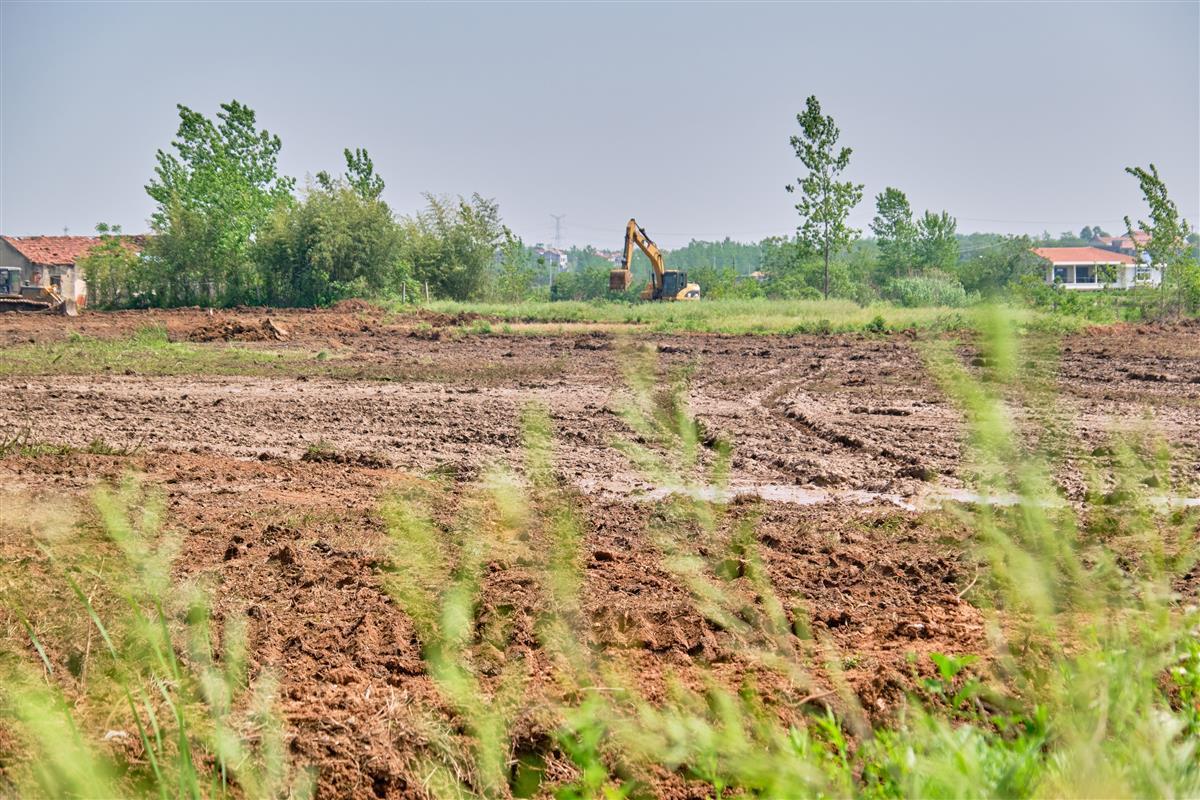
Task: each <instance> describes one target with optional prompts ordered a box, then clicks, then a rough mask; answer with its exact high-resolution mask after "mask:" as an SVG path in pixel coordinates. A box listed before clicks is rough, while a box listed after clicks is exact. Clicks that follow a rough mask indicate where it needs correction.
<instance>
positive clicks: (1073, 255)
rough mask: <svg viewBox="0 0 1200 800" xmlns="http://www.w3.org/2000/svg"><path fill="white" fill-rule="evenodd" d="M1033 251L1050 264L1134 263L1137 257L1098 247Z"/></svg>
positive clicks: (1039, 248)
mask: <svg viewBox="0 0 1200 800" xmlns="http://www.w3.org/2000/svg"><path fill="white" fill-rule="evenodd" d="M1033 252H1035V253H1037V254H1038V255H1039V256H1041V257H1042V258H1044V259H1046V260H1047V261H1049V262H1051V263H1052V264H1136V263H1137V259H1136V258H1134V257H1133V256H1127V255H1125V254H1124V253H1114V252H1113V251H1111V250H1101V249H1100V248H1099V247H1035V248H1033Z"/></svg>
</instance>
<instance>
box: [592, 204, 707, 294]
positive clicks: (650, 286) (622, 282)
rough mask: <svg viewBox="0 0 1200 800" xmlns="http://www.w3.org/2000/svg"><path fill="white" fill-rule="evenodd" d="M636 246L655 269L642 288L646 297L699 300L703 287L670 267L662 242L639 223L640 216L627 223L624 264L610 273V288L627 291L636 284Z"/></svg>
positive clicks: (611, 289) (612, 290) (616, 290)
mask: <svg viewBox="0 0 1200 800" xmlns="http://www.w3.org/2000/svg"><path fill="white" fill-rule="evenodd" d="M634 245H636V246H637V247H638V248H639V249H640V250H641V251H642V252H643V253H645V254H646V258H648V259H650V266H651V267H653V269H654V272H653V274H652V275H651V276H650V281H649V282H648V283H647V284H646V287H645V288H644V289H642V294H641V297H642V299H643V300H699V299H700V286H699V285H697V284H695V283H688V278H687V273H686V272H681V271H680V270H675V269H667V268H666V265H665V264H664V263H663V254H662V251H661V250H659V249H658V245H656V244H655V243H654V241H653V240H652V239H651V238H650V237H649V236H647V235H646V230H645V228H643V227H642V226H640V225H638V223H637V220H636V219H631V220H629V223H628V224H627V225H626V226H625V252H624V255H623V257H622V259H621V266H620V267H619V268H618V269H614V270H612V271H611V272H609V273H608V290H609V291H610V292H624V291H627V290H628V289H629V285H630V284H631V283H633V271H632V268H633V248H634Z"/></svg>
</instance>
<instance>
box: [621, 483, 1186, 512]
mask: <svg viewBox="0 0 1200 800" xmlns="http://www.w3.org/2000/svg"><path fill="white" fill-rule="evenodd" d="M673 495H682V496H685V497H692V498H694V499H697V500H705V501H709V502H717V503H729V502H733V501H734V500H737V499H740V498H746V497H755V498H758V499H760V500H766V501H769V502H773V503H785V504H788V505H795V506H820V505H833V504H845V505H857V506H872V505H878V506H891V507H895V508H899V509H902V510H904V511H932V510H934V509H937V508H941V507H942V506H944V505H946V504H948V503H960V504H965V505H992V506H1015V505H1017V504H1019V503H1020V502H1021V497H1020V496H1018V495H1015V494H986V493H983V492H978V491H975V490H973V489H964V488H957V487H950V486H939V487H933V488H931V489H930V490H929V491H927V492H922V493H918V494H915V495H900V494H895V493H890V492H871V491H866V490H863V489H823V488H816V487H809V486H795V485H790V484H761V485H757V486H730V487H726V488H720V487H713V486H702V487H689V486H660V487H656V488H654V489H651V490H650V491H648V492H645V493H641V494H637V495H634V496H633V498H632V499H633V500H635V501H640V502H650V501H655V500H663V499H665V498H667V497H670V496H673ZM1149 501H1150V503H1151V504H1152V505H1155V506H1163V507H1169V508H1200V497H1174V496H1171V497H1167V496H1157V497H1151V498H1149ZM1066 504H1067V501H1066V500H1062V499H1046V500H1041V501H1038V502H1037V505H1039V506H1041V507H1046V508H1049V507H1061V506H1064V505H1066Z"/></svg>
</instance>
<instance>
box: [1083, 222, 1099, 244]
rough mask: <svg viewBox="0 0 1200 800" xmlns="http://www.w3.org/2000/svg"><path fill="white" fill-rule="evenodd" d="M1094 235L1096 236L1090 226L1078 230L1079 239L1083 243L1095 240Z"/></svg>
mask: <svg viewBox="0 0 1200 800" xmlns="http://www.w3.org/2000/svg"><path fill="white" fill-rule="evenodd" d="M1096 235H1097V234H1096V233H1095V231H1093V230H1092V228H1091V226H1090V225H1084V226H1083V227H1082V228H1080V229H1079V238H1080V239H1082V240H1083V241H1085V242H1090V241H1092V240H1093V239H1095V238H1096Z"/></svg>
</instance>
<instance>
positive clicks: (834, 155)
mask: <svg viewBox="0 0 1200 800" xmlns="http://www.w3.org/2000/svg"><path fill="white" fill-rule="evenodd" d="M796 122H798V123H800V135H799V136H795V135H793V136H792V137H791V145H792V149H793V150H795V153H796V157H797V158H799V159H800V162H801V163H802V164H804V166H805V168H806V169H807V170H808V174H807V175H806V176H804V177H802V178H798V179H797V181H796V184H788V185H787V186H786V187H785V188H786V189H787V191H788V192H789V193H790V192H795V191H796V189H797V187H798V188H799V190H800V202H798V203H796V211H797V212H799V214H800V218H801V220H802V222H801V225H800V227H799V229H798V230H797V235H798V236H799V238H800V239H801V240H802V241H803V242H804V243H805V244H806V245H808V246H809V247H810V248H811V249H812V250H815V251H817V252H820V253H821V254H822V255H823V257H824V264H825V269H824V280H823V291H824V295H825V297H826V299H828V298H829V260H830V257H831V256H833V255H835V254H836V253H837V252H838V251H839V250H842V249H844V248H845V247H846V246H847V245H849V244H850V242H851V241H852V240H853V239H854V238H855V237H856V236H858V234H859V231H857V230H855V229H853V228H850V227H848V226H847V225H846V219H847V217H849V215H850V211H851V210H852V209H853V208H854V207H855V206H856V205H858V203H859V201H860V200H862V190H863V184H861V183H852V182H849V181H839V180H837V178H838V176H839V175H841V173H842V172H844V171H845V169H846V167H847V166H849V164H850V155H851V153H852V152H853V151H852V150H851V149H850V148H849V147H843V148H841V149H840V150H837V149H836V147H837V142H838V138H839V137H840V136H841V131H839V130H838V127H837V125H836V124H835V123H834V121H833V117H830V116H824V115H823V114H822V113H821V104H820V103H819V102H818V101H817V98H816V97H815V96H810V97H809V98H808V100H807V101H806V108H805V110H804V112H803V113H801V114H797V115H796Z"/></svg>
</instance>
